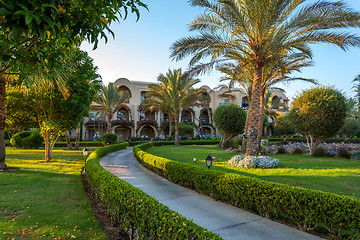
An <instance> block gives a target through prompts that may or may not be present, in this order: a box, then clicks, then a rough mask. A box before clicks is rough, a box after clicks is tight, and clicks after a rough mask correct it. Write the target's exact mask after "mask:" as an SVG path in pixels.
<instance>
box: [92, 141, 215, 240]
mask: <svg viewBox="0 0 360 240" xmlns="http://www.w3.org/2000/svg"><path fill="white" fill-rule="evenodd" d="M127 146H128V143H121V144H116V145H111V146H107V147H103V148H99V149H97V150H96V151H94V152H93V153H91V154H90V156H89V158H88V159H87V163H86V172H87V175H88V179H89V182H90V184H91V185H92V187H93V189H94V192H95V195H96V197H97V198H98V199H99V200H100V201H101V203H102V206H103V207H104V208H105V209H106V211H107V214H108V215H109V216H110V218H111V221H112V222H113V223H114V224H115V225H117V226H118V231H119V233H122V234H124V233H126V234H129V236H130V239H134V238H136V239H222V238H220V237H219V236H218V235H217V234H214V233H211V232H209V231H207V230H206V229H204V228H202V227H199V226H198V225H196V224H195V223H193V222H192V221H190V220H187V219H186V218H184V217H183V216H181V215H180V214H178V213H177V212H174V211H172V210H170V209H169V208H168V207H166V206H164V205H163V204H161V203H159V202H158V201H157V200H156V199H155V198H153V197H150V196H149V195H147V194H145V193H144V192H142V191H141V190H139V189H137V188H135V187H134V186H132V185H130V184H128V183H127V182H125V181H123V180H121V179H119V178H118V177H116V176H115V175H113V174H111V173H109V172H108V171H106V170H105V169H104V168H102V167H101V166H100V164H99V158H100V157H102V156H104V155H106V154H107V153H109V152H114V151H118V150H121V149H124V148H126V147H127Z"/></svg>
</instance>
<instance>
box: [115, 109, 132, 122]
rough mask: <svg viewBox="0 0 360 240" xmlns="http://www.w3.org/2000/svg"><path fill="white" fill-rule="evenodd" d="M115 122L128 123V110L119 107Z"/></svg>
mask: <svg viewBox="0 0 360 240" xmlns="http://www.w3.org/2000/svg"><path fill="white" fill-rule="evenodd" d="M116 120H122V121H129V120H130V113H129V111H128V109H127V108H125V107H121V108H120V109H119V110H118V112H117V115H116Z"/></svg>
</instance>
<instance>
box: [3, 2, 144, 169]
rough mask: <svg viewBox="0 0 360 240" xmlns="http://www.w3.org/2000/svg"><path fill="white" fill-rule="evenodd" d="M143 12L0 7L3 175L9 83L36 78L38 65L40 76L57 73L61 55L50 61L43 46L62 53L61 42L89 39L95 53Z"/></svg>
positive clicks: (58, 5) (131, 6)
mask: <svg viewBox="0 0 360 240" xmlns="http://www.w3.org/2000/svg"><path fill="white" fill-rule="evenodd" d="M139 7H145V8H146V6H145V5H144V4H143V3H142V2H141V1H140V0H116V1H111V2H109V1H104V0H100V1H73V0H71V1H60V0H55V1H50V0H45V1H38V0H24V1H13V0H3V1H1V2H0V26H1V27H0V169H6V164H5V156H6V154H5V142H4V127H5V105H6V102H5V95H6V92H5V83H6V81H8V78H9V77H10V76H13V75H14V74H16V75H19V76H23V75H25V73H26V74H27V73H29V72H31V71H32V70H33V69H32V67H33V64H36V65H38V66H37V68H36V69H37V71H44V72H49V71H50V70H54V72H56V68H57V66H60V65H61V64H62V61H61V60H62V59H61V56H63V55H62V52H61V51H60V52H59V54H58V55H57V56H56V55H53V56H54V57H53V58H48V57H47V54H46V53H47V52H46V50H45V49H44V46H47V48H48V49H49V48H52V47H53V46H54V47H55V48H57V45H58V42H61V44H62V45H64V44H65V42H66V45H68V46H72V45H73V44H74V43H79V42H80V41H81V40H82V39H86V40H89V41H90V42H91V43H94V44H95V48H96V46H97V43H98V40H99V37H101V38H105V40H107V37H106V32H105V31H108V32H110V34H112V35H114V34H113V32H112V31H111V30H110V28H109V26H110V24H111V23H112V22H114V21H119V20H120V19H121V18H126V16H127V12H128V11H129V10H130V11H131V12H135V13H136V14H137V15H138V17H139ZM64 40H66V41H64ZM29 69H31V70H29Z"/></svg>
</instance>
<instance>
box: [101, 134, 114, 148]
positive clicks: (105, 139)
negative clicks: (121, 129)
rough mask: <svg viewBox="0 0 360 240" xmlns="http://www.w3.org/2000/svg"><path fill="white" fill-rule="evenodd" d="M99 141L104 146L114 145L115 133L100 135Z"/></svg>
mask: <svg viewBox="0 0 360 240" xmlns="http://www.w3.org/2000/svg"><path fill="white" fill-rule="evenodd" d="M101 141H102V143H103V145H104V146H106V145H112V144H115V143H116V142H117V135H116V134H115V133H104V134H103V135H101Z"/></svg>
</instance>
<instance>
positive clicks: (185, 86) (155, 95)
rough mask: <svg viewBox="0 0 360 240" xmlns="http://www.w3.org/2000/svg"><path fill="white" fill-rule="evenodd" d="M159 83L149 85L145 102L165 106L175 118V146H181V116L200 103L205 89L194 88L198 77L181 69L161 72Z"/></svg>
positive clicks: (155, 105)
mask: <svg viewBox="0 0 360 240" xmlns="http://www.w3.org/2000/svg"><path fill="white" fill-rule="evenodd" d="M157 81H158V82H157V84H153V85H150V86H149V89H150V91H149V92H148V93H147V95H148V96H149V98H148V99H146V100H145V101H146V102H145V101H144V102H145V104H146V105H152V104H153V106H154V107H155V108H157V107H159V106H163V108H164V109H165V110H166V111H168V113H169V114H170V115H172V116H173V117H174V120H175V143H174V145H175V146H179V118H180V113H181V112H182V111H183V110H186V109H189V108H191V107H193V106H197V105H200V102H199V100H200V99H201V98H202V97H203V93H204V91H203V89H200V88H194V85H195V84H197V83H199V82H200V81H199V80H198V79H194V78H191V77H190V76H189V75H188V74H184V73H182V70H181V69H175V70H169V71H168V72H167V73H166V75H164V74H160V75H159V76H158V78H157Z"/></svg>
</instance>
